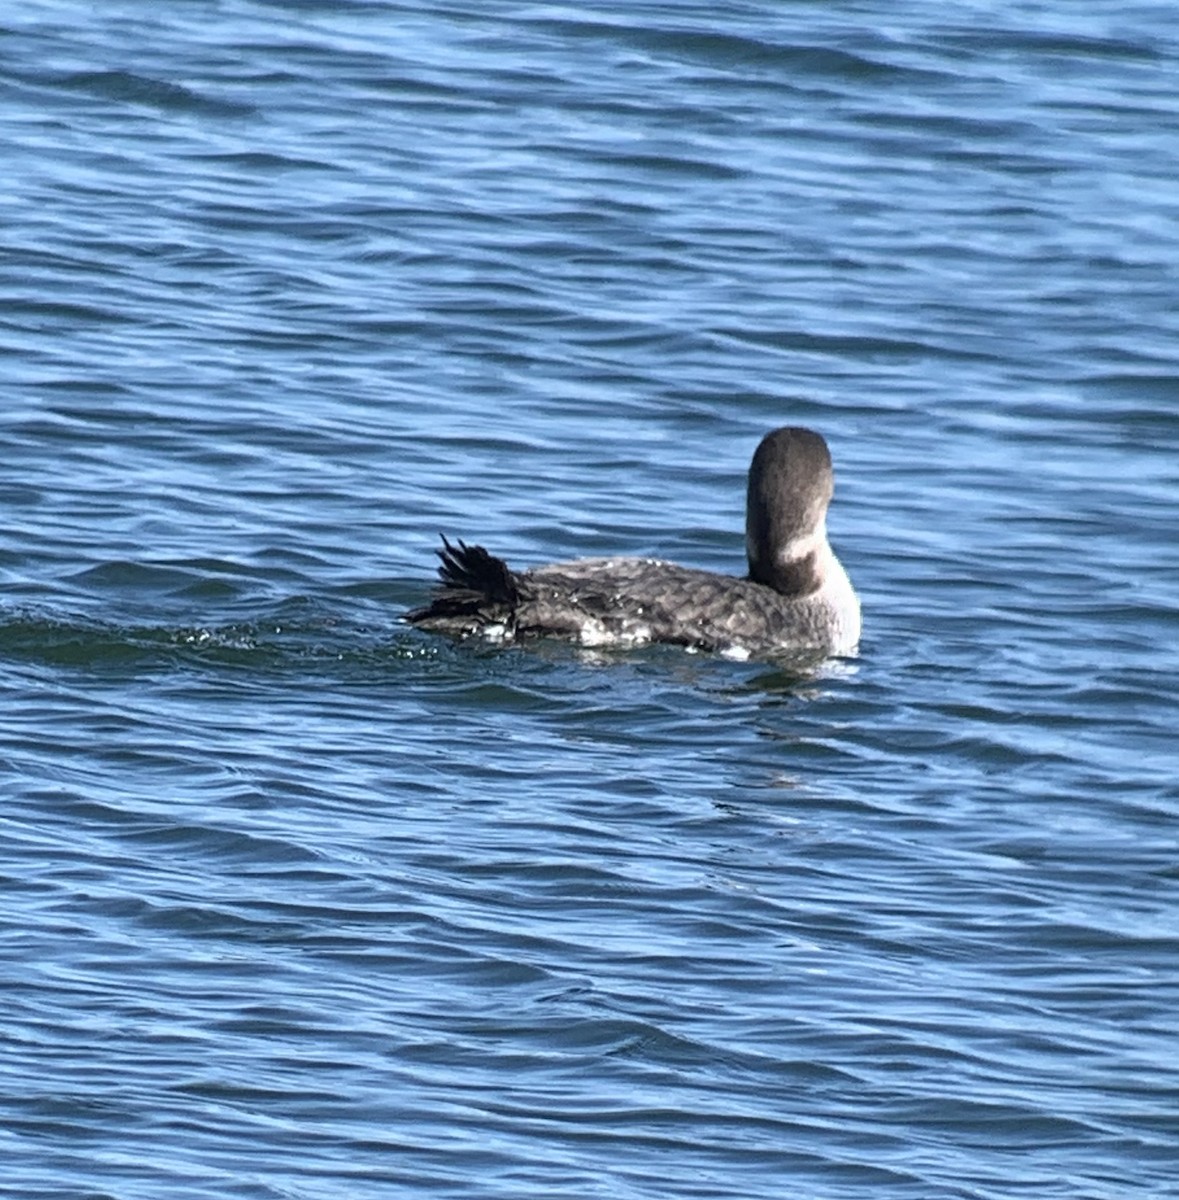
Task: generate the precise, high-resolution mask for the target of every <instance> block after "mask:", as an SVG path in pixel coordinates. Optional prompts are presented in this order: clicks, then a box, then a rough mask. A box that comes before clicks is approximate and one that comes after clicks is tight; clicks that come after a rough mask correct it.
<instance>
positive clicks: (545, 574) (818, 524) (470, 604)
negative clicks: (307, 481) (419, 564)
mask: <svg viewBox="0 0 1179 1200" xmlns="http://www.w3.org/2000/svg"><path fill="white" fill-rule="evenodd" d="M833 490H834V477H833V473H832V468H831V456H830V454H829V452H828V450H827V444H826V442H824V441H823V439H822V437H820V436H819V434H817V433H814V432H813V431H811V430H808V429H799V428H791V427H788V428H785V429H778V430H775V431H774V432H773V433H770V434H767V435H766V437H765V438H763V439H762V441H761V444H760V445H759V446H758V448H757V451H756V453H755V454H754V456H753V462H752V464H751V466H750V470H749V487H748V493H747V503H746V547H747V551H748V558H749V575H748V576H747V577H746V578H744V579H738V578H736V577H734V576H730V575H718V574H715V573H713V572H711V571H701V570H697V569H694V568H692V567H681V566H677V565H676V564H675V563H669V562H662V561H660V560H657V559H645V558H586V559H578V560H576V561H574V562H567V563H555V564H553V565H551V566H543V567H533V568H532V569H531V570H527V571H519V572H517V571H513V570H512V569H511V568H510V567H508V565H507V564H506V563H505V562H504V561H503V560H502V559H499V558H496V557H495V556H494V555H492V554H489V553H488V552H487V551H486V550H485V549H483V547H482V546H468V545H465V544H464V543H463V542H461V541H459V542H455V543H451V542H449V541H447V539H446V538H445V537H444V538H443V539H442V540H443V548H442V549H441V550H439V551H438V555H439V557H440V558H441V560H442V565H441V566H440V568H439V571H438V575H439V587H438V589H437V591H436V593H435V596H434V598H433V600H432V601H431V603H430V604H428V605H426V606H425V607H423V608H419V609H415V610H414V611H412V612H410V613H407V614H406V620H407V621H410V622H411V623H413V624H415V625H418V626H420V627H421V628H423V629H428V630H432V631H435V632H439V633H448V634H454V635H460V636H468V635H470V634H483V635H484V636H486V637H490V638H497V639H506V640H511V639H516V638H526V637H534V636H552V637H566V638H574V639H576V640H577V641H579V642H581V643H582V644H583V645H592V646H606V645H620V646H629V645H640V644H643V643H646V642H670V643H673V644H675V645H680V646H689V647H693V648H698V649H704V650H718V651H721V652H725V653H730V654H734V655H737V656H740V657H747V656H749V655H772V654H775V653H783V652H792V651H817V652H821V653H825V654H848V653H851V652H852V651H853V650H854V649H855V646H856V643H857V642H858V640H859V636H860V606H859V601H858V599H857V598H856V594H855V592H854V591H853V589H852V586H851V583H850V581H849V580H848V578H847V574H846V573H845V572H844V570H843V567H842V565H841V564H840V562H839V560H838V559H837V558H836V557H835V555H834V553H833V552H832V550H831V547H830V546H829V545H828V543H827V535H826V513H827V506H828V504H829V503H830V500H831V496H832V493H833Z"/></svg>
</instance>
